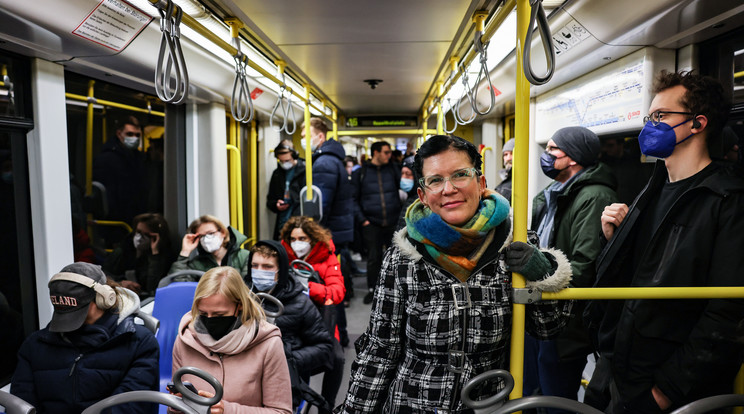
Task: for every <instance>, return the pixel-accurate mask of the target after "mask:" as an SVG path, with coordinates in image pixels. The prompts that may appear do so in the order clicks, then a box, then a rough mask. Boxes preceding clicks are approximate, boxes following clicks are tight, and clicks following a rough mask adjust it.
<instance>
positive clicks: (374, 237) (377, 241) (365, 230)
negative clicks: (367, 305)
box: [362, 223, 395, 290]
mask: <svg viewBox="0 0 744 414" xmlns="http://www.w3.org/2000/svg"><path fill="white" fill-rule="evenodd" d="M394 232H395V224H393V225H390V226H385V227H383V226H378V225H376V224H372V223H370V224H369V225H367V226H364V227H362V234H364V244H365V245H366V246H367V287H368V288H369V290H373V289H374V288H375V286H376V285H377V280H378V279H379V278H380V268H381V267H382V255H383V253H384V252H385V249H387V248H388V247H389V246H390V244H391V243H392V241H393V233H394Z"/></svg>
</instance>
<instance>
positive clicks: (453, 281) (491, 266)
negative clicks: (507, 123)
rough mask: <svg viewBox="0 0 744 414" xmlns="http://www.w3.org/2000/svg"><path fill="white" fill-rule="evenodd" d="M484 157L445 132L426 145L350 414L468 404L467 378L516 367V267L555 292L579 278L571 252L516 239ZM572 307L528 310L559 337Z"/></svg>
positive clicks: (354, 379) (454, 408)
mask: <svg viewBox="0 0 744 414" xmlns="http://www.w3.org/2000/svg"><path fill="white" fill-rule="evenodd" d="M480 165H481V158H480V154H479V153H478V151H477V149H476V147H475V146H474V145H473V144H471V143H469V142H467V141H465V140H464V139H462V138H459V137H454V136H445V135H437V136H434V137H431V138H429V139H428V140H427V141H426V142H425V143H424V144H423V145H422V146H421V148H419V151H418V153H417V154H416V158H415V162H414V166H413V169H414V172H415V173H416V176H417V177H418V178H419V180H418V182H419V184H420V185H421V188H419V189H418V196H419V199H418V200H416V201H414V203H413V204H412V205H411V207H410V208H409V209H408V212H407V214H406V227H405V228H404V229H401V230H400V231H398V232H397V233H396V235H395V237H394V241H393V247H392V248H391V249H390V250H388V252H387V254H386V256H385V259H384V261H383V265H382V272H381V273H380V274H381V280H380V282H379V284H378V285H377V288H376V290H375V293H374V302H373V308H372V315H371V316H370V323H369V327H368V328H367V331H366V332H365V333H364V334H363V335H362V337H361V338H360V339H359V341H358V342H357V343H356V345H357V349H359V353H358V354H357V358H356V361H355V362H354V364H353V365H352V372H351V381H350V385H349V393H348V395H347V397H346V401H345V404H344V410H343V412H349V413H351V412H353V413H373V412H384V413H398V412H411V411H415V412H436V411H439V412H453V413H455V412H461V411H462V410H464V406H463V404H462V402H461V401H460V389H461V386H462V385H463V384H464V383H465V382H467V381H468V380H470V379H471V378H472V377H474V376H476V375H478V374H480V373H483V372H485V371H488V370H490V369H497V368H501V369H503V368H505V367H506V365H507V361H506V357H507V355H508V351H507V345H508V343H509V340H510V335H511V332H510V328H511V296H510V292H511V273H509V272H512V271H514V272H519V273H521V274H522V275H524V276H525V278H527V279H528V280H529V282H528V286H534V287H539V288H540V289H542V290H544V291H556V290H560V289H562V288H563V287H565V286H566V285H567V284H568V281H569V280H570V278H571V268H570V265H569V263H568V260H567V259H566V258H565V256H564V255H563V253H561V252H560V251H557V250H545V251H541V250H538V249H536V248H535V247H533V246H531V245H528V244H526V243H520V242H515V243H510V241H511V220H510V217H509V210H510V208H509V202H508V201H506V199H505V198H503V197H501V196H500V195H498V194H496V193H494V192H493V191H490V190H487V189H486V180H485V178H484V177H483V176H481V175H480V174H479V171H480ZM502 263H503V264H502ZM570 308H571V303H570V302H568V301H563V302H561V303H557V302H555V301H553V302H540V303H538V304H532V305H529V306H527V314H528V318H527V319H528V320H527V330H528V331H529V332H531V333H533V334H534V335H537V336H538V337H540V338H549V337H552V336H554V335H556V334H557V333H559V332H560V330H561V329H562V327H563V326H564V324H565V322H566V316H567V315H568V312H569V311H570ZM469 327H473V328H474V329H469ZM496 388H497V384H489V385H488V386H486V387H483V389H481V390H479V395H478V396H472V395H471V396H472V397H473V398H475V399H479V398H482V397H485V396H489V395H493V393H495V391H496Z"/></svg>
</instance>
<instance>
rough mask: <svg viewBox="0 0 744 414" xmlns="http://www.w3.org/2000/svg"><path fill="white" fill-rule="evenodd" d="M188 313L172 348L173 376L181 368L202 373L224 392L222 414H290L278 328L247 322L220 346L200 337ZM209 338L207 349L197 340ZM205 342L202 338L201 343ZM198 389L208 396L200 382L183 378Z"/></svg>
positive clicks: (290, 396) (290, 408) (191, 378)
mask: <svg viewBox="0 0 744 414" xmlns="http://www.w3.org/2000/svg"><path fill="white" fill-rule="evenodd" d="M195 325H198V324H195V323H192V319H191V312H188V313H186V314H185V315H184V316H183V318H181V323H180V324H179V327H178V337H176V343H175V344H174V346H173V372H175V371H176V370H177V369H178V368H181V367H183V366H192V367H197V368H201V369H203V370H205V371H207V372H208V373H209V374H211V375H212V376H214V377H215V378H217V380H218V381H219V382H220V384H222V386H223V388H224V394H223V396H222V400H223V401H224V403H225V414H264V413H265V414H268V413H282V414H290V413H291V411H292V392H291V385H290V379H289V370H288V369H287V359H286V358H285V356H284V348H283V346H282V340H281V333H279V328H277V327H276V326H274V325H271V324H269V323H267V322H265V321H264V322H261V323H256V322H254V321H249V322H248V323H246V324H244V325H241V326H240V327H238V328H236V329H235V330H233V331H232V332H230V333H229V334H227V335H226V336H224V337H223V338H222V339H220V340H219V341H214V340H212V339H211V337H210V336H209V334H208V333H206V332H202V333H198V330H199V328H198V327H196V326H195ZM201 335H204V336H206V337H208V338H209V339H210V340H211V342H213V344H212V345H210V346H206V345H204V343H202V341H203V339H200V338H199V336H201ZM202 338H204V337H202ZM184 380H187V381H190V382H191V383H192V384H194V386H195V387H196V389H198V390H206V391H211V389H212V388H211V386H210V385H208V384H207V382H206V381H204V380H202V379H201V378H198V377H195V376H192V375H187V376H185V378H184Z"/></svg>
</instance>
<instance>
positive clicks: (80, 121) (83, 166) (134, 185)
mask: <svg viewBox="0 0 744 414" xmlns="http://www.w3.org/2000/svg"><path fill="white" fill-rule="evenodd" d="M91 82H92V92H93V95H92V96H93V97H94V98H96V99H98V103H96V104H94V105H93V125H92V131H93V135H92V139H91V140H90V141H89V140H88V136H87V131H88V124H87V112H88V102H87V101H84V100H82V99H79V97H80V96H82V97H87V96H88V94H89V91H90V87H91ZM65 89H66V92H67V93H68V96H67V139H68V149H69V151H68V153H69V166H70V180H71V181H70V183H71V192H72V194H71V195H72V197H71V199H72V207H73V218H72V220H73V231H74V232H75V234H74V240H75V242H76V243H77V244H80V245H79V246H78V245H76V247H75V253H76V259H78V253H80V254H81V255H87V257H86V258H85V259H86V260H89V261H98V262H100V261H101V260H102V259H103V257H102V256H104V255H105V251H106V250H111V249H112V248H113V247H114V246H115V245H116V244H117V243H118V242H120V241H121V240H123V239H124V237H126V235H127V233H128V230H127V229H126V227H125V225H124V224H126V225H130V226H131V223H132V219H133V217H134V216H136V215H138V214H141V213H146V212H150V213H161V214H162V213H163V204H164V193H163V190H164V183H163V164H164V158H165V156H164V151H163V148H164V145H163V139H164V138H163V136H164V127H163V126H164V119H165V118H164V115H163V112H164V110H165V106H164V105H163V103H162V102H160V101H159V100H158V98H156V97H154V96H151V95H147V94H144V93H142V92H138V91H135V90H132V89H129V88H125V87H122V86H119V85H114V84H110V83H107V82H104V81H100V80H91V79H89V78H86V77H83V76H81V75H77V74H75V73H65ZM74 95H77V96H78V97H76V96H74ZM102 100H103V101H108V102H111V104H110V105H109V104H105V105H101V104H100V102H101V101H102ZM88 145H90V146H91V151H92V154H93V158H92V159H89V158H88V157H87V155H86V154H87V149H88ZM89 163H90V164H92V165H91V167H92V174H91V176H88V171H91V170H88V164H89ZM94 181H95V182H96V184H95V185H94V184H93V182H94ZM86 216H87V218H92V219H94V220H105V221H113V222H116V223H114V224H112V225H101V224H93V223H95V222H91V221H88V225H86ZM88 233H90V234H88ZM86 239H90V245H91V247H92V248H93V252H95V257H91V251H90V250H88V246H85V245H84V244H85V240H86ZM86 252H87V253H86Z"/></svg>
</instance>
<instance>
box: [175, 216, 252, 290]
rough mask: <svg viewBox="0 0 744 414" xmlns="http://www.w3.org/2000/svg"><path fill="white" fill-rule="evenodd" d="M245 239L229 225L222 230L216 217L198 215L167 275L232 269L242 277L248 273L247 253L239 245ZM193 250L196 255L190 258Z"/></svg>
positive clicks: (222, 225) (190, 226)
mask: <svg viewBox="0 0 744 414" xmlns="http://www.w3.org/2000/svg"><path fill="white" fill-rule="evenodd" d="M246 240H248V238H247V237H245V235H243V234H242V233H241V232H239V231H237V230H236V229H234V228H232V227H230V226H227V227H225V225H224V224H222V222H221V221H220V220H219V219H218V218H217V217H214V216H210V215H204V216H201V217H199V218H198V219H196V220H194V221H193V222H191V224H190V225H189V232H188V234H186V235H185V236H183V241H182V242H181V253H180V254H179V255H178V259H176V262H175V263H173V265H172V266H171V268H170V272H169V273H175V272H178V271H181V270H187V269H194V270H202V271H207V270H209V269H211V268H213V267H217V266H231V267H234V268H235V269H237V270H238V272H240V275H241V276H243V277H245V276H246V275H247V274H248V256H249V253H248V250H244V249H241V248H240V246H241V245H242V244H243V243H245V241H246ZM194 250H196V251H197V254H196V256H194V257H190V256H191V253H192V252H193V251H194Z"/></svg>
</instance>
